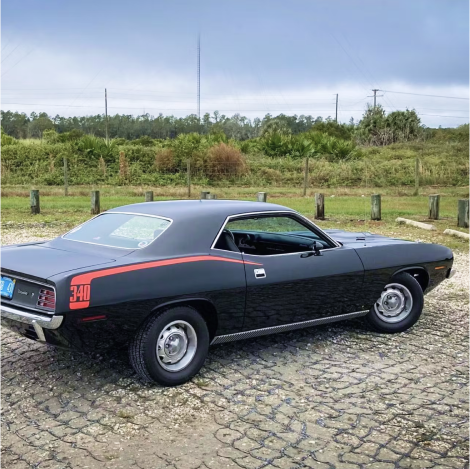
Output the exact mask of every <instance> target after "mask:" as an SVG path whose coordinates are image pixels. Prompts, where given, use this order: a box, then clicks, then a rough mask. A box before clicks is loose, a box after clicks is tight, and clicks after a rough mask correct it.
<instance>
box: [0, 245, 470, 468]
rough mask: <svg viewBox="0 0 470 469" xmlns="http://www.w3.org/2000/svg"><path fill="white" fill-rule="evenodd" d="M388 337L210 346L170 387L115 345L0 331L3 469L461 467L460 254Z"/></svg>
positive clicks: (301, 337)
mask: <svg viewBox="0 0 470 469" xmlns="http://www.w3.org/2000/svg"><path fill="white" fill-rule="evenodd" d="M456 266H457V268H458V269H459V273H458V274H457V275H456V276H455V277H454V278H453V279H452V280H450V281H448V282H446V283H445V285H442V286H440V287H439V288H438V289H437V290H435V291H434V292H432V293H431V294H430V295H429V296H428V297H427V299H426V305H425V310H424V313H423V316H422V318H421V320H420V322H419V323H418V324H417V325H416V326H415V327H414V328H412V329H411V330H410V331H408V332H406V333H402V334H398V335H394V336H387V335H380V334H377V333H375V332H372V331H370V330H369V329H367V327H366V326H365V325H364V324H363V322H362V321H360V320H356V321H349V322H345V323H342V324H336V325H334V327H331V326H330V327H328V326H322V327H317V328H311V329H307V330H302V331H296V332H291V333H284V334H279V335H275V336H269V337H263V338H260V339H256V340H248V341H245V342H238V343H232V344H225V345H219V346H214V347H212V349H211V351H210V355H209V358H208V360H207V362H206V364H205V366H204V368H203V370H202V372H201V373H200V374H199V375H198V376H197V377H195V378H194V379H193V380H192V382H190V383H188V384H186V385H184V386H181V387H178V388H171V389H170V388H161V387H158V386H149V385H145V384H142V383H141V382H140V381H139V380H138V379H137V378H136V376H135V374H134V373H133V371H132V369H131V368H130V365H129V363H128V359H127V353H126V351H125V350H121V351H118V352H116V351H114V352H112V353H111V352H110V353H109V354H108V355H105V356H100V355H96V354H91V355H81V354H77V353H71V352H66V351H59V350H55V349H53V348H49V347H48V346H45V345H41V344H37V343H35V342H32V341H29V340H28V339H23V338H20V337H18V336H15V335H14V334H12V333H10V332H9V331H6V330H3V331H2V383H3V385H2V409H3V421H2V437H3V442H2V444H3V448H2V452H3V455H2V467H4V468H8V469H22V468H40V469H46V468H48V469H52V468H56V469H59V468H90V469H93V468H100V469H107V468H116V469H119V468H131V467H132V468H133V467H136V468H145V469H150V468H152V469H157V468H158V469H160V468H168V469H192V468H194V469H196V468H200V469H219V468H247V469H248V468H263V467H274V468H279V469H283V468H286V469H287V468H321V469H333V468H337V469H361V468H376V469H379V468H380V469H389V468H390V469H392V468H434V469H438V468H464V467H468V465H467V464H468V258H467V255H466V254H460V255H457V258H456Z"/></svg>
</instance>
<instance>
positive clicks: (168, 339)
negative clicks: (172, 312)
mask: <svg viewBox="0 0 470 469" xmlns="http://www.w3.org/2000/svg"><path fill="white" fill-rule="evenodd" d="M196 350H197V335H196V331H195V330H194V328H193V326H191V324H189V323H187V322H186V321H173V322H170V324H167V325H166V326H165V327H164V328H163V329H162V331H161V332H160V335H159V337H158V340H157V346H156V353H157V360H158V364H159V365H160V366H161V367H162V368H163V369H164V370H166V371H171V372H177V371H181V370H182V369H183V368H186V367H187V366H188V365H189V364H190V363H191V361H192V360H193V358H194V355H196Z"/></svg>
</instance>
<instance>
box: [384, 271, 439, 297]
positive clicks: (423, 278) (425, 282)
mask: <svg viewBox="0 0 470 469" xmlns="http://www.w3.org/2000/svg"><path fill="white" fill-rule="evenodd" d="M403 273H404V274H410V275H411V276H412V277H413V278H414V279H415V280H416V281H417V282H418V283H419V285H420V286H421V289H422V290H423V293H424V292H425V291H426V289H427V288H428V287H429V280H430V276H429V273H428V271H427V270H426V269H425V268H424V267H419V266H413V267H404V268H403V269H400V270H397V271H396V272H394V273H393V275H391V276H390V280H389V282H391V281H392V280H393V277H395V276H396V275H399V274H403Z"/></svg>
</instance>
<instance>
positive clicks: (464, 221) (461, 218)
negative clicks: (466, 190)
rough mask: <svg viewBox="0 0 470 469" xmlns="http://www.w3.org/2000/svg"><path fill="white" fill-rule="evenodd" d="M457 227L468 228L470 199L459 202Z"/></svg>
mask: <svg viewBox="0 0 470 469" xmlns="http://www.w3.org/2000/svg"><path fill="white" fill-rule="evenodd" d="M457 226H460V227H461V228H468V199H460V200H459V214H458V217H457Z"/></svg>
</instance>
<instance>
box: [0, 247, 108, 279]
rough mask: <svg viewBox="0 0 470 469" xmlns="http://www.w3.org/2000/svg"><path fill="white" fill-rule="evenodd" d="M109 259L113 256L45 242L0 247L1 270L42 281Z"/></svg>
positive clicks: (99, 263)
mask: <svg viewBox="0 0 470 469" xmlns="http://www.w3.org/2000/svg"><path fill="white" fill-rule="evenodd" d="M113 262H115V259H110V258H108V257H103V256H99V255H95V254H93V255H92V254H85V253H83V252H74V251H69V250H64V249H57V248H52V247H50V245H48V244H46V243H28V244H15V245H11V246H3V247H2V271H5V272H10V273H12V274H13V273H16V274H18V275H20V274H24V275H26V276H28V277H36V278H38V279H44V280H47V279H49V278H50V277H52V276H53V275H57V274H61V273H63V272H69V271H72V270H76V269H82V268H86V267H93V266H97V265H102V264H110V263H113Z"/></svg>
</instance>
